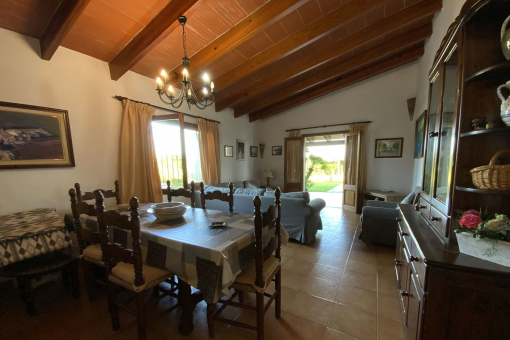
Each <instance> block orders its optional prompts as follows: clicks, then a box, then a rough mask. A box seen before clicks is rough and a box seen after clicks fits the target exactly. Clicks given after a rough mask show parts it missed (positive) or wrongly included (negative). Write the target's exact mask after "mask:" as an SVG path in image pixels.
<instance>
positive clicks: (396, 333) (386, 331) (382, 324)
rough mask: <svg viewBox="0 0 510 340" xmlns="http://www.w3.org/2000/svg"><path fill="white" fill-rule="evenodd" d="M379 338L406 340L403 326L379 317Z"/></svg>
mask: <svg viewBox="0 0 510 340" xmlns="http://www.w3.org/2000/svg"><path fill="white" fill-rule="evenodd" d="M377 336H378V339H379V340H401V339H404V333H403V329H402V324H401V323H400V322H398V321H394V320H391V319H386V318H383V317H381V316H379V317H378V318H377Z"/></svg>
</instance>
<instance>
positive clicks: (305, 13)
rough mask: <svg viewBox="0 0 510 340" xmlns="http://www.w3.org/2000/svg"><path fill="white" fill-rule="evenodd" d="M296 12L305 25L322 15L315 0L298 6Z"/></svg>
mask: <svg viewBox="0 0 510 340" xmlns="http://www.w3.org/2000/svg"><path fill="white" fill-rule="evenodd" d="M298 12H299V15H300V16H301V19H303V22H304V23H305V25H309V24H311V23H312V22H314V21H315V20H317V19H319V18H320V17H322V12H321V8H320V7H319V3H318V2H317V0H310V1H309V2H307V3H306V4H304V5H303V6H301V7H299V8H298Z"/></svg>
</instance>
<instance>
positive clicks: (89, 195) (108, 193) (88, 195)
mask: <svg viewBox="0 0 510 340" xmlns="http://www.w3.org/2000/svg"><path fill="white" fill-rule="evenodd" d="M114 184H115V190H103V189H98V190H100V191H101V192H102V194H103V197H104V198H113V197H115V201H116V202H117V205H119V204H120V203H121V201H120V186H119V181H115V182H114ZM74 187H75V188H76V195H77V196H78V202H83V201H92V200H94V199H96V198H95V196H94V192H95V191H92V192H91V191H88V192H85V193H84V194H82V193H81V188H80V184H79V183H76V184H75V185H74Z"/></svg>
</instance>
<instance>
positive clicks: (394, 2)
mask: <svg viewBox="0 0 510 340" xmlns="http://www.w3.org/2000/svg"><path fill="white" fill-rule="evenodd" d="M403 8H404V0H388V1H387V2H386V4H385V6H384V17H385V18H386V17H389V16H390V15H392V14H395V13H397V12H398V11H400V10H401V9H403Z"/></svg>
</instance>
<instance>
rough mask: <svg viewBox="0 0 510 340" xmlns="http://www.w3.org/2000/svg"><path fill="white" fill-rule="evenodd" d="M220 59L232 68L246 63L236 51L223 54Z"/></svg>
mask: <svg viewBox="0 0 510 340" xmlns="http://www.w3.org/2000/svg"><path fill="white" fill-rule="evenodd" d="M221 58H225V59H227V60H228V61H229V62H230V63H231V64H232V68H234V67H237V66H239V65H241V64H242V63H244V62H245V61H246V58H245V57H244V56H243V55H242V54H241V53H239V52H238V51H237V50H232V51H230V52H228V53H225V54H224V55H222V56H221Z"/></svg>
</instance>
